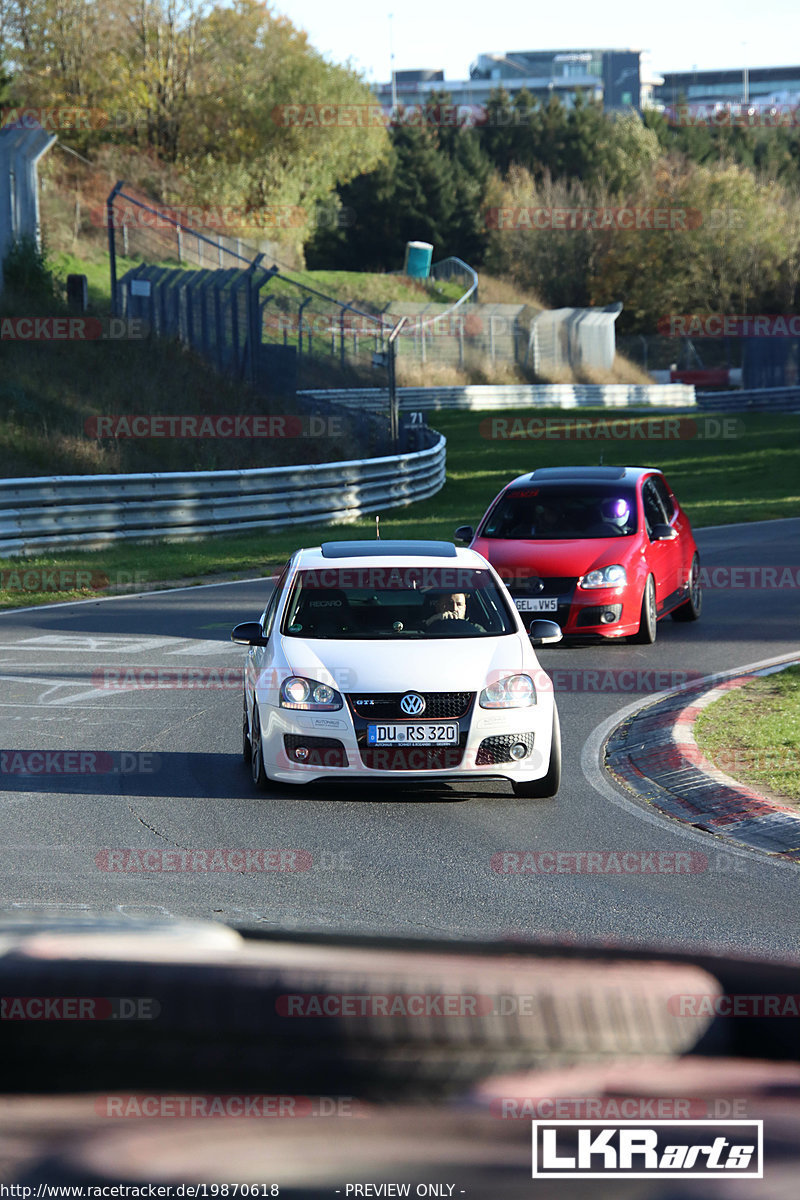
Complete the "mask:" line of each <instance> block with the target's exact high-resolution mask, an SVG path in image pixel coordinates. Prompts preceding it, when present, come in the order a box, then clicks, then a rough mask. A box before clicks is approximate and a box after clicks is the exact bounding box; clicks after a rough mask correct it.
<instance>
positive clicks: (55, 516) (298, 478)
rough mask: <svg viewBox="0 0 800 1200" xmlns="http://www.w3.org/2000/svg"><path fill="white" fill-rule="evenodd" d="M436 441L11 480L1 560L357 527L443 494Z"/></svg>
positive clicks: (0, 500)
mask: <svg viewBox="0 0 800 1200" xmlns="http://www.w3.org/2000/svg"><path fill="white" fill-rule="evenodd" d="M434 436H435V437H436V441H435V443H434V444H433V445H432V446H430V447H429V448H428V449H425V450H416V451H413V452H409V453H407V454H400V455H390V456H387V457H384V458H369V459H353V460H352V461H349V462H336V463H320V464H315V465H313V466H302V465H301V466H294V467H267V468H264V469H260V470H246V471H187V472H177V471H176V472H168V473H164V474H152V475H150V474H147V475H78V476H68V475H65V476H60V477H59V476H51V477H47V478H38V479H5V480H2V481H0V554H3V555H8V556H14V555H19V554H35V553H38V552H40V551H45V550H49V549H51V548H52V549H56V548H58V547H80V548H81V549H82V550H90V549H100V548H102V547H104V546H107V545H109V544H110V543H112V542H115V541H117V540H120V539H126V538H130V539H140V540H149V539H154V538H158V539H165V540H175V541H183V540H187V539H190V538H196V537H205V536H208V535H209V534H214V533H226V532H232V533H239V532H241V531H242V530H245V529H274V528H280V527H283V526H286V525H305V524H311V523H319V524H323V523H326V522H329V521H342V522H345V521H352V520H354V519H355V518H356V517H359V516H361V515H362V514H363V513H370V512H376V511H378V510H380V511H383V510H384V509H386V508H395V507H399V506H401V505H404V504H411V503H412V502H413V501H415V500H424V499H426V498H427V497H429V496H433V495H435V493H436V492H438V491H439V489H440V488H441V487H442V486H443V485H444V482H445V452H446V445H447V443H446V439H445V438H444V437H442V436H441V434H434Z"/></svg>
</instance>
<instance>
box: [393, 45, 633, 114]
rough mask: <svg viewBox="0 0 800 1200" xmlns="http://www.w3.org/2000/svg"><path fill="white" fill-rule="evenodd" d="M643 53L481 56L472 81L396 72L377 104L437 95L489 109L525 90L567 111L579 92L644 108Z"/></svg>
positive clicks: (618, 105)
mask: <svg viewBox="0 0 800 1200" xmlns="http://www.w3.org/2000/svg"><path fill="white" fill-rule="evenodd" d="M640 58H641V52H640V51H639V50H530V51H512V52H509V53H508V54H480V55H479V56H478V58H477V59H476V60H475V62H474V63H473V64H472V66H471V67H470V71H469V79H456V80H453V79H448V80H445V78H444V72H443V71H439V70H416V71H396V72H395V77H394V88H393V85H392V83H391V82H390V83H379V84H376V85H375V91H376V93H377V96H378V99H379V100H380V102H381V104H383V105H391V104H392V102H393V91H394V94H395V95H396V98H397V101H398V103H402V104H407V105H411V104H425V103H427V101H428V98H429V96H430V93H431V92H433V91H446V92H449V93H450V95H451V96H452V98H453V101H454V103H456V104H470V105H477V104H486V102H487V101H488V99H489V97H490V96H491V94H492V92H493V91H496V90H497V89H498V88H504V89H505V90H506V91H507V92H508V93H509V95H511V96H513V95H515V94H516V93H517V92H521V91H522V90H523V89H526V90H527V91H528V92H530V93H531V95H532V96H535V97H536V98H537V99H539V100H542V101H545V102H546V101H547V100H548V99H549V97H550V96H553V95H555V96H557V97H558V98H559V99H560V100H561V102H562V103H563V104H564V105H566V107H568V108H569V107H571V106H572V105H573V104H574V102H575V96H576V93H577V92H578V91H580V92H583V94H584V95H585V96H588V97H592V98H593V99H597V100H601V101H602V103H603V107H604V108H605V109H607V110H614V109H629V108H634V109H640V108H641V105H642V79H641V75H640Z"/></svg>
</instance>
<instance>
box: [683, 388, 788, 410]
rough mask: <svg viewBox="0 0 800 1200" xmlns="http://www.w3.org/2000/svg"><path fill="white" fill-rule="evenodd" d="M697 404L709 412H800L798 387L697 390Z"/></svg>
mask: <svg viewBox="0 0 800 1200" xmlns="http://www.w3.org/2000/svg"><path fill="white" fill-rule="evenodd" d="M697 404H698V407H699V408H702V409H706V410H708V411H709V412H800V387H786V388H758V389H757V390H754V391H749V392H743V391H741V390H738V391H735V392H698V393H697Z"/></svg>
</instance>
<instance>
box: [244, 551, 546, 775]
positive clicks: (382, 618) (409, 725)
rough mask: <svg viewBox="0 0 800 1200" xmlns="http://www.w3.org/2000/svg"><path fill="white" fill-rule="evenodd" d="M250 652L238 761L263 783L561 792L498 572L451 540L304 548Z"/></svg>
mask: <svg viewBox="0 0 800 1200" xmlns="http://www.w3.org/2000/svg"><path fill="white" fill-rule="evenodd" d="M231 638H232V640H233V641H234V642H236V643H238V644H239V645H243V646H249V647H250V650H249V653H248V655H247V661H246V665H245V673H244V708H243V726H242V752H243V755H244V758H245V760H246V762H248V763H249V764H250V767H251V770H252V775H253V780H254V782H255V783H256V785H257V786H258V787H259V788H264V787H267V786H268V785H269V784H270V783H274V782H280V783H313V782H315V781H317V780H323V779H325V780H331V779H376V778H377V779H398V778H402V779H403V780H413V779H425V780H432V779H443V780H461V781H462V782H463V781H474V780H476V779H478V778H489V779H492V778H493V779H507V780H508V781H509V783H511V785H512V787H513V789H514V792H515V794H516V795H517V796H554V795H555V794H556V792H557V791H558V787H559V782H560V779H561V737H560V732H559V723H558V712H557V709H556V705H555V700H554V697H553V687H552V683H551V681H550V679H549V677H548V676H547V675H546V674H545V672H544V671H543V670H542V669H541V667H540V666H539V663H538V661H537V658H536V654H535V652H534V649H533V646H534V645H543V644H546V643H550V642H557V641H559V640H560V638H561V631H560V629H559V627H558V626H557V625H556V624H554V622H552V621H544V620H534V621H533V622H532V623H531V625H530V629H529V630H528V629H526V627H525V625H524V624H523V618H522V616H521V615H520V613H519V612H518V611H517V609H516V607H515V605H514V603H513V601H512V599H511V597H510V595H509V593H508V592H507V591H506V588H505V586H504V584H503V582H502V580H501V579H500V577H499V575H498V574H497V573H496V571H495V570H494V569H493V567H491V566H490V564H489V563H488V562H487V561H486V559H485V558H483V556H482V555H480V554H478V553H476V552H475V551H474V550H466V549H461V548H459V549H457V548H456V547H455V546H454V545H452V544H451V543H449V542H426V541H378V540H376V541H374V542H367V541H363V542H326V543H325V544H324V545H322V546H318V547H315V548H314V549H309V550H298V551H297V552H296V553H295V554H294V555H293V556H292V558H291V559H290V560H289V562H288V563H287V564H286V566H285V567H284V569H283V572H282V573H281V576H280V578H279V579H278V580H277V583H276V585H275V590H274V592H273V593H272V596H271V597H270V600H269V603H268V605H267V607H266V609H265V611H264V613H263V614H262V616H261V619H260V620H259V621H252V622H246V623H245V624H243V625H237V626H236V628H235V629H234V630H233V633H232V634H231Z"/></svg>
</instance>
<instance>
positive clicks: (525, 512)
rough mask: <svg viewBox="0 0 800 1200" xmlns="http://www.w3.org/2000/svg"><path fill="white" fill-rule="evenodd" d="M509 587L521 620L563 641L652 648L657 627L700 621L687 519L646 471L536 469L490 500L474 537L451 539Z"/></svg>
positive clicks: (461, 534) (465, 531) (696, 564)
mask: <svg viewBox="0 0 800 1200" xmlns="http://www.w3.org/2000/svg"><path fill="white" fill-rule="evenodd" d="M456 537H458V538H460V539H461V540H462V541H465V542H469V544H470V548H471V549H472V550H477V551H478V553H479V554H482V555H483V556H484V558H488V560H489V562H490V563H491V564H492V566H493V567H494V568H495V570H496V571H497V572H498V574H499V575H500V577H501V579H503V580H504V581H505V584H506V587H507V588H508V590H509V591H510V592H511V595H512V596H513V597H514V602H515V604H516V606H517V608H518V609H519V610H520V612H522V613H531V614H534V613H536V614H537V615H542V616H547V617H549V618H550V619H551V620H554V621H557V622H558V624H559V625H560V626H561V629H562V631H563V633H564V636H565V637H570V636H573V635H575V636H583V635H587V634H591V635H598V634H600V635H602V636H603V637H607V638H611V637H614V638H619V637H630V638H632V639H633V640H634V641H635V642H641V643H649V642H654V641H655V639H656V623H657V621H658V620H659V619H660V618H661V617H663V616H665V615H666V614H667V613H671V614H672V617H673V619H674V620H676V621H696V620H697V618H698V617H699V616H700V609H701V606H702V592H701V589H700V559H699V556H698V552H697V546H696V544H695V540H694V537H693V535H692V527H691V525H690V524H689V518H688V517H687V516H686V514H685V513H684V512H683V511H682V510H681V506H680V505H679V504H678V501H677V500H676V498H675V496H674V494H673V492H672V490H671V488H670V486H669V484H668V483H667V481H666V479H665V478H664V476H663V475H662V474H661V472H660V471H657V470H655V469H654V468H652V467H540V468H539V469H538V470H536V471H532V472H531V473H530V474H528V475H520V476H519V478H518V479H514V480H513V481H512V482H511V483H509V484H508V486H507V487H505V488H504V489H503V491H502V492H501V493H500V495H499V496H497V497H496V499H495V500H493V501H492V504H491V505H490V506H489V509H488V511H487V513H486V515H485V516H484V517H483V520H482V521H481V523H480V525H479V526H478V530H477V533H474V532H473V529H472V527H471V526H469V525H462V526H461V527H460V529H457V530H456Z"/></svg>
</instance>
